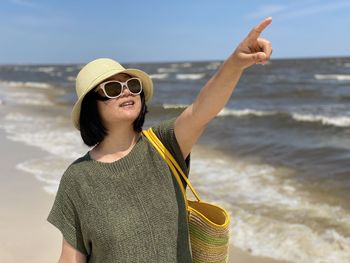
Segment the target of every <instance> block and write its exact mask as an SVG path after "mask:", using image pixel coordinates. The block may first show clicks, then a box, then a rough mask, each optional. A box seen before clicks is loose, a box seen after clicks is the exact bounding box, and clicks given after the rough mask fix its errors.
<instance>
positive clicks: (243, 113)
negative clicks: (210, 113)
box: [218, 108, 278, 117]
mask: <svg viewBox="0 0 350 263" xmlns="http://www.w3.org/2000/svg"><path fill="white" fill-rule="evenodd" d="M275 114H278V112H274V111H258V110H253V109H242V110H234V109H227V108H224V109H223V110H221V111H220V112H219V114H218V116H220V117H224V116H236V117H241V116H249V115H253V116H259V117H260V116H269V115H275Z"/></svg>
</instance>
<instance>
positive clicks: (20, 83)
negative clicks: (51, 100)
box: [1, 81, 52, 89]
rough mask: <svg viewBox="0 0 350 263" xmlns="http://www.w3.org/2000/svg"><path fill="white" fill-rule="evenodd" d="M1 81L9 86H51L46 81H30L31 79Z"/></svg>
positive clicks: (40, 87)
mask: <svg viewBox="0 0 350 263" xmlns="http://www.w3.org/2000/svg"><path fill="white" fill-rule="evenodd" d="M1 83H3V84H5V85H7V86H10V87H31V88H39V89H48V88H51V87H52V86H51V85H50V84H49V83H46V82H32V81H25V82H22V81H1Z"/></svg>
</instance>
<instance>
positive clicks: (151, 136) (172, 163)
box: [142, 128, 201, 208]
mask: <svg viewBox="0 0 350 263" xmlns="http://www.w3.org/2000/svg"><path fill="white" fill-rule="evenodd" d="M142 133H143V134H144V135H145V136H146V138H147V139H148V140H149V141H150V142H151V143H152V145H153V146H154V148H155V149H156V150H157V151H158V153H159V154H160V156H162V157H163V159H164V160H165V161H166V163H167V164H168V165H169V167H170V169H171V171H172V172H173V174H174V176H175V178H176V180H177V182H178V184H179V185H180V188H181V191H182V194H183V197H184V199H185V203H186V208H187V207H188V203H187V198H186V191H185V188H184V187H183V184H182V181H181V179H180V176H179V173H180V175H181V176H182V178H183V179H184V180H185V182H186V183H187V185H188V186H189V188H190V189H191V191H192V193H193V195H194V196H195V197H196V198H197V200H198V201H199V202H200V201H201V199H200V197H199V195H198V194H197V192H196V191H195V190H194V188H193V186H192V184H191V183H190V181H189V180H188V179H187V176H186V175H185V174H184V172H183V171H182V169H181V167H180V165H179V164H178V163H177V161H176V160H175V159H174V157H173V156H172V155H171V153H170V152H169V151H168V149H167V148H166V147H165V146H164V145H163V143H162V142H161V141H160V140H159V139H158V137H157V135H156V134H155V133H154V132H153V130H152V128H149V129H148V130H146V131H145V130H144V131H142Z"/></svg>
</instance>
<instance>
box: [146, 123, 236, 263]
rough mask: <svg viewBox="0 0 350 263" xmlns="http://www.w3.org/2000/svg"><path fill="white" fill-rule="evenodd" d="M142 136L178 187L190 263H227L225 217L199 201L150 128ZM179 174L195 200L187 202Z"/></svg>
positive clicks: (174, 161)
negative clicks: (190, 255) (185, 220)
mask: <svg viewBox="0 0 350 263" xmlns="http://www.w3.org/2000/svg"><path fill="white" fill-rule="evenodd" d="M143 134H144V135H145V136H146V138H147V139H148V140H149V141H150V142H151V144H152V145H153V146H154V148H155V149H156V150H157V151H158V153H159V154H160V155H161V156H162V157H163V158H164V160H165V161H166V162H167V164H168V166H169V167H170V169H171V171H172V173H173V175H174V176H175V178H176V181H177V182H178V184H179V186H180V188H181V192H182V194H183V197H184V200H185V205H186V210H187V220H188V225H189V235H190V243H191V251H192V260H193V262H195V263H206V262H208V263H209V262H216V263H219V262H228V250H229V226H230V225H229V222H230V217H229V214H228V213H227V211H226V210H225V209H223V208H221V207H219V206H217V205H214V204H210V203H206V202H203V201H201V199H200V198H199V196H198V194H197V193H196V191H195V190H194V188H193V187H192V185H191V183H190V182H189V180H188V179H187V177H186V175H185V174H184V173H183V171H182V169H181V167H180V166H179V165H178V163H177V162H176V160H175V159H174V158H173V156H172V155H171V154H170V152H169V151H168V150H167V149H166V148H165V146H164V145H163V144H162V142H161V141H160V140H159V139H158V137H157V136H156V134H155V133H154V132H153V130H152V128H150V129H148V130H147V131H145V130H144V131H143ZM179 174H180V175H181V176H182V178H184V180H185V181H186V183H187V185H188V186H189V187H190V189H191V191H192V193H193V195H194V196H195V197H196V198H197V200H194V201H191V200H187V197H186V191H185V188H184V186H183V184H182V181H181V179H180V176H179Z"/></svg>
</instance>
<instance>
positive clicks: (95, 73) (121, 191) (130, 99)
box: [48, 18, 272, 263]
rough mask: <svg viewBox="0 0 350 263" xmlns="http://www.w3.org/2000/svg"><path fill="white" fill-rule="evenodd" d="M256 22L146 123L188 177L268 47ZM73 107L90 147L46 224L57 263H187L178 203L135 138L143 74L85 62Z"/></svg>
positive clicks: (144, 90)
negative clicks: (183, 94)
mask: <svg viewBox="0 0 350 263" xmlns="http://www.w3.org/2000/svg"><path fill="white" fill-rule="evenodd" d="M271 21H272V19H271V18H267V19H265V20H264V21H262V22H261V23H260V24H259V25H257V26H256V27H255V28H254V29H253V30H252V31H251V32H250V33H249V35H248V36H247V37H246V38H245V39H244V40H243V41H242V42H241V43H240V44H239V46H238V47H237V48H236V50H235V52H234V53H233V54H232V55H231V56H230V57H229V58H228V59H227V60H226V61H225V62H224V63H223V65H222V66H221V68H220V69H219V70H218V72H217V73H216V74H215V75H214V76H213V77H212V78H211V79H210V80H209V81H208V83H207V84H206V85H205V86H204V87H203V89H202V90H201V91H200V93H199V95H198V97H197V98H196V100H195V101H194V102H193V104H191V105H190V106H188V107H187V108H186V109H185V110H184V111H183V112H182V113H181V114H180V115H179V116H178V117H177V118H176V119H174V120H169V121H165V122H162V123H160V124H159V125H157V126H155V127H153V130H154V131H155V133H156V134H157V136H158V137H159V138H160V139H161V141H162V142H163V144H164V145H165V146H166V147H167V148H168V150H169V151H170V152H171V153H172V154H173V156H174V157H175V158H176V160H177V161H178V163H179V164H180V166H181V167H182V169H183V170H184V171H185V172H186V173H187V174H188V169H189V159H190V152H191V149H192V147H193V145H194V144H195V142H196V141H197V139H198V138H199V137H200V135H201V134H202V132H203V131H204V129H205V127H206V125H207V124H208V123H209V121H210V120H212V119H213V118H214V117H215V116H216V115H217V113H218V112H219V111H220V110H221V109H222V108H223V107H224V105H225V104H226V102H227V101H228V99H229V98H230V96H231V94H232V92H233V90H234V88H235V86H236V84H237V82H238V80H239V78H240V76H241V74H242V72H243V70H244V69H245V68H247V67H249V66H251V65H253V64H265V63H266V61H267V60H269V59H270V55H271V53H272V49H271V44H270V42H268V41H267V40H265V39H262V38H259V35H260V33H261V32H262V31H263V30H264V29H265V28H266V27H267V26H268V25H269V24H270V23H271ZM76 90H77V94H78V101H77V102H76V104H75V105H74V108H73V111H72V120H73V123H74V126H75V127H76V128H77V129H79V130H80V133H81V136H82V139H83V141H84V142H85V143H86V144H87V145H89V146H94V147H93V148H92V149H91V150H90V151H89V152H88V153H87V154H86V155H84V156H83V157H81V158H79V159H78V160H76V161H75V162H73V163H72V164H71V165H70V166H69V167H68V168H67V170H66V171H65V173H64V175H63V176H62V179H61V181H60V185H59V189H58V192H57V195H56V199H55V202H54V205H53V207H52V209H51V212H50V214H49V216H48V221H49V222H51V223H52V224H53V225H55V226H56V227H57V228H58V229H59V230H60V231H61V232H62V234H63V246H62V253H61V256H60V259H59V262H61V263H63V262H103V263H109V262H181V263H184V262H192V258H191V251H190V245H189V236H188V225H187V220H186V211H185V205H184V200H183V197H182V194H181V191H180V188H179V186H178V184H177V182H176V180H175V179H174V178H173V176H172V174H171V172H170V170H169V168H168V167H167V165H166V163H165V162H164V160H163V159H162V157H160V156H159V155H158V154H157V152H156V151H155V149H153V147H152V145H151V144H150V143H149V142H148V141H147V139H146V138H145V137H143V136H142V135H141V131H142V125H143V122H144V118H145V114H146V112H147V106H146V103H147V102H148V101H149V99H150V98H151V96H152V92H153V87H152V81H151V80H150V78H149V76H148V75H147V74H146V73H144V72H143V71H140V70H136V69H124V68H123V67H122V66H121V65H120V64H119V63H117V62H115V61H113V60H110V59H97V60H94V61H92V62H90V63H88V64H87V65H86V66H85V67H84V68H83V69H82V70H81V71H80V72H79V74H78V76H77V81H76Z"/></svg>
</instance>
